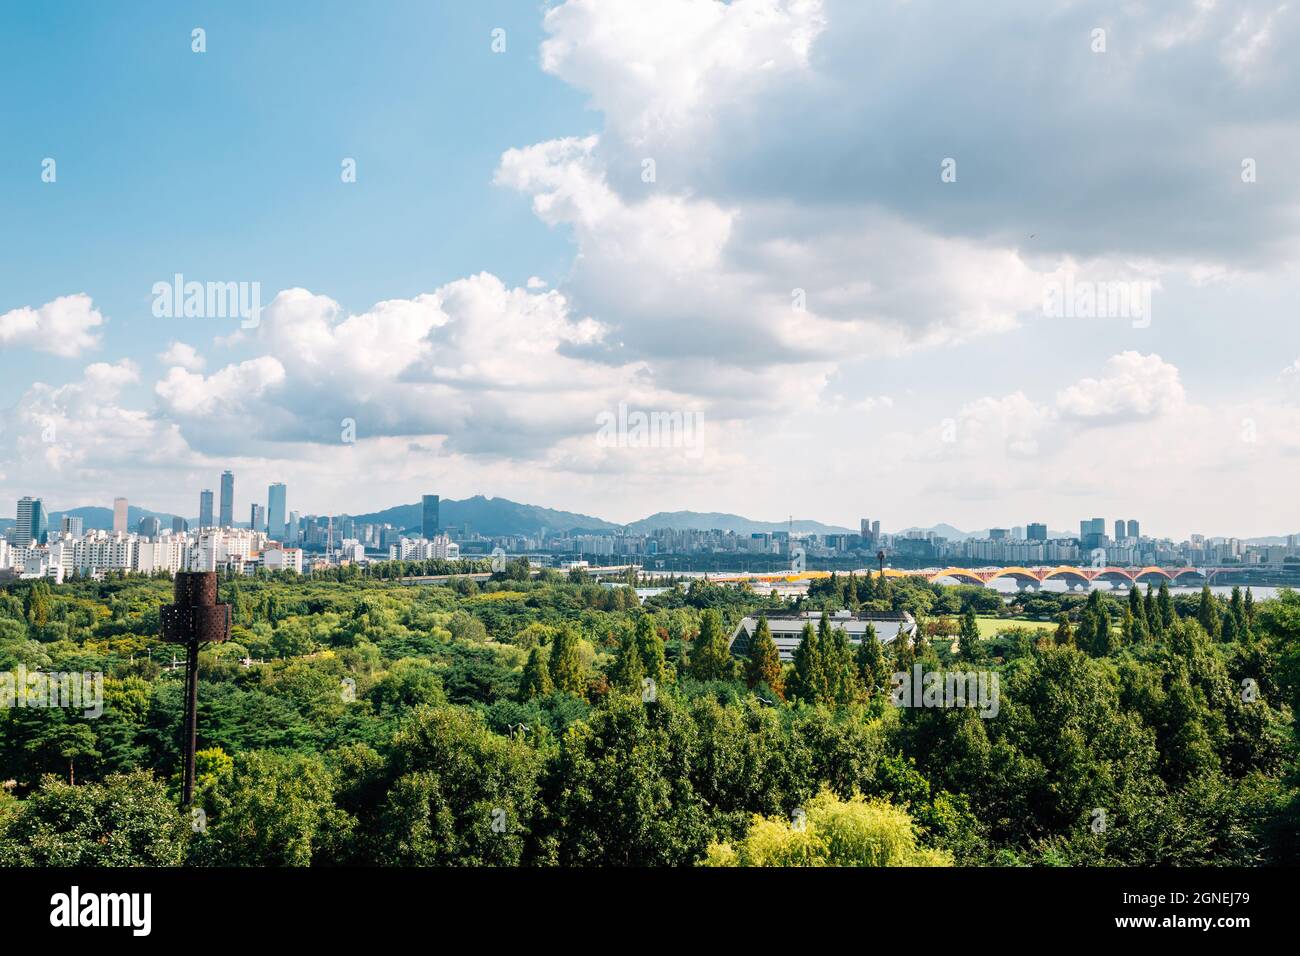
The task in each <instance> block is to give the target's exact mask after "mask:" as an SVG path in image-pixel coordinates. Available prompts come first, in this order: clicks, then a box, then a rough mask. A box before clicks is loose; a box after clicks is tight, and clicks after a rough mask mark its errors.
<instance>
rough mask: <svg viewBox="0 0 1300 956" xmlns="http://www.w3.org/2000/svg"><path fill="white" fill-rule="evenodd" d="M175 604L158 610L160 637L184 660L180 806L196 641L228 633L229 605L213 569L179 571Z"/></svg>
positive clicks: (188, 784) (189, 769)
mask: <svg viewBox="0 0 1300 956" xmlns="http://www.w3.org/2000/svg"><path fill="white" fill-rule="evenodd" d="M174 593H175V597H174V600H175V602H176V603H175V604H171V605H167V606H164V607H163V608H161V609H160V612H159V621H160V623H161V625H162V627H161V629H162V638H163V640H165V641H170V642H172V643H173V644H183V645H184V646H185V649H186V663H185V738H184V742H183V748H184V754H185V756H184V761H185V783H184V796H183V798H182V800H181V804H182V806H189V805H190V802H191V801H192V800H193V799H194V744H195V738H196V737H197V732H198V727H197V725H198V717H199V645H200V644H219V643H221V642H222V641H225V640H227V639H229V637H230V605H229V604H218V603H217V573H216V572H215V571H179V572H177V574H176V585H175V592H174Z"/></svg>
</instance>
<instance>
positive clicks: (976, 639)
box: [957, 607, 983, 661]
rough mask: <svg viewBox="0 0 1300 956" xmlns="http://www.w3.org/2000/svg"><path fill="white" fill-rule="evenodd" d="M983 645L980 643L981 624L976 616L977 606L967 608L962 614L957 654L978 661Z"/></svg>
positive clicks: (968, 659)
mask: <svg viewBox="0 0 1300 956" xmlns="http://www.w3.org/2000/svg"><path fill="white" fill-rule="evenodd" d="M982 651H983V647H982V646H981V645H980V625H979V621H978V620H976V618H975V608H974V607H968V608H966V613H965V614H963V615H962V616H961V632H960V633H959V634H958V635H957V655H958V656H959V657H960V658H961V659H962V660H964V661H977V660H979V659H980V657H981V652H982Z"/></svg>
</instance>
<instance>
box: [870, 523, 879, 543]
mask: <svg viewBox="0 0 1300 956" xmlns="http://www.w3.org/2000/svg"><path fill="white" fill-rule="evenodd" d="M871 537H873V538H876V539H879V538H880V522H879V521H873V522H871Z"/></svg>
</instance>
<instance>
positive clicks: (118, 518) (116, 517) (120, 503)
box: [113, 498, 127, 534]
mask: <svg viewBox="0 0 1300 956" xmlns="http://www.w3.org/2000/svg"><path fill="white" fill-rule="evenodd" d="M126 516H127V506H126V499H125V498H114V499H113V533H114V534H126Z"/></svg>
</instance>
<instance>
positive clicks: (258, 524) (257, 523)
mask: <svg viewBox="0 0 1300 956" xmlns="http://www.w3.org/2000/svg"><path fill="white" fill-rule="evenodd" d="M248 528H249V530H250V531H265V530H266V509H265V508H263V507H262V506H261V505H259V504H258V503H257V502H254V503H253V504H252V506H251V507H250V508H249V509H248Z"/></svg>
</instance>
